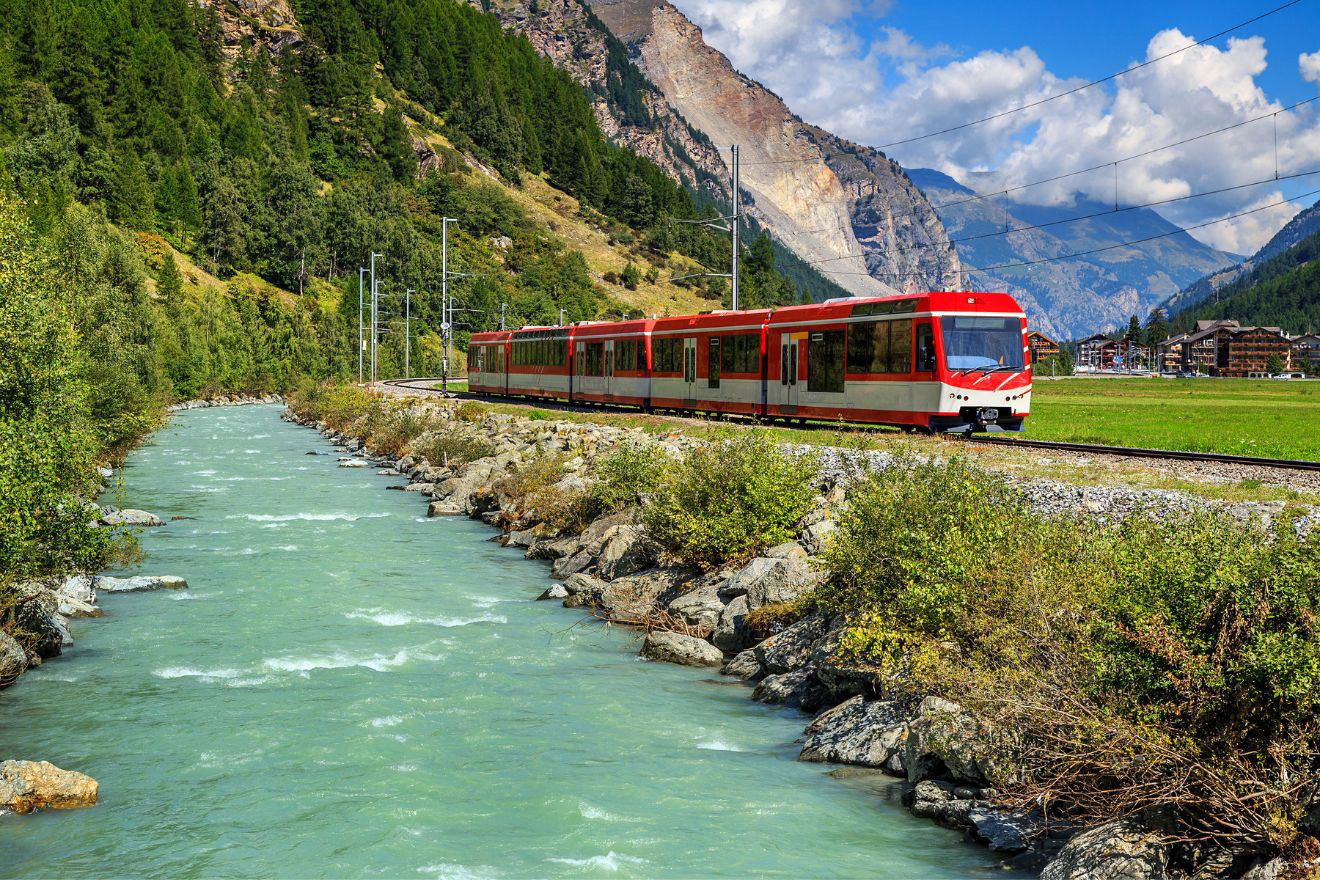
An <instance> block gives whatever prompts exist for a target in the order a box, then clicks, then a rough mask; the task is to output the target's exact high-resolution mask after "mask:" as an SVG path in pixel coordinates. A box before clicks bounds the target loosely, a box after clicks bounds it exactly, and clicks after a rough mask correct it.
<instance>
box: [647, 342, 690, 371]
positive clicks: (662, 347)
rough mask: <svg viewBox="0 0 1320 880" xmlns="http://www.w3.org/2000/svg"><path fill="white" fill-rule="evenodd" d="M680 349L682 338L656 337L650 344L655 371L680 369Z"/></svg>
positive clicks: (681, 357)
mask: <svg viewBox="0 0 1320 880" xmlns="http://www.w3.org/2000/svg"><path fill="white" fill-rule="evenodd" d="M682 351H683V340H681V339H657V340H656V341H655V342H654V343H653V344H652V355H653V357H654V358H655V365H654V368H655V371H656V372H657V373H678V372H680V371H682V369H683V367H682V362H683V355H682Z"/></svg>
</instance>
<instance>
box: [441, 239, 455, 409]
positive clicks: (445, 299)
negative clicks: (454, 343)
mask: <svg viewBox="0 0 1320 880" xmlns="http://www.w3.org/2000/svg"><path fill="white" fill-rule="evenodd" d="M457 222H458V221H457V220H455V219H453V218H452V217H441V218H440V393H441V394H448V393H449V351H450V349H449V347H448V343H449V335H450V333H451V332H452V329H453V328H452V326H451V324H450V321H449V224H450V223H457Z"/></svg>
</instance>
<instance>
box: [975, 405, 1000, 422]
mask: <svg viewBox="0 0 1320 880" xmlns="http://www.w3.org/2000/svg"><path fill="white" fill-rule="evenodd" d="M976 417H977V418H978V419H980V420H981V421H983V422H997V421H999V410H997V409H995V408H994V407H993V406H987V407H983V408H981V409H978V410H977V411H976Z"/></svg>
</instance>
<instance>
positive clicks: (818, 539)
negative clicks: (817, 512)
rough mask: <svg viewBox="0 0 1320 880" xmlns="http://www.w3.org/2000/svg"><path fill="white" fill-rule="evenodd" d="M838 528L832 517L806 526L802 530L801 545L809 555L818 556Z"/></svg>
mask: <svg viewBox="0 0 1320 880" xmlns="http://www.w3.org/2000/svg"><path fill="white" fill-rule="evenodd" d="M838 530H839V525H838V523H836V522H835V521H834V520H832V519H825V520H821V521H820V522H818V523H814V524H812V525H809V526H807V527H806V528H805V529H803V531H802V537H801V539H800V540H801V541H802V545H803V546H804V547H806V551H807V553H808V554H809V555H811V556H819V555H820V554H821V553H822V552H824V550H825V546H826V545H827V544H828V543H829V541H830V539H831V537H832V536H833V535H834V533H835V532H837V531H838Z"/></svg>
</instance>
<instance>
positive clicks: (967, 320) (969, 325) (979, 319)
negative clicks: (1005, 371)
mask: <svg viewBox="0 0 1320 880" xmlns="http://www.w3.org/2000/svg"><path fill="white" fill-rule="evenodd" d="M940 333H941V335H942V336H943V338H944V362H945V365H946V366H947V367H948V368H949V369H950V370H979V369H995V368H998V367H1008V368H1011V369H1015V370H1021V369H1023V368H1024V367H1023V360H1022V325H1021V323H1020V322H1019V319H1017V318H992V317H989V316H982V315H957V316H952V317H948V318H941V319H940Z"/></svg>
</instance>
